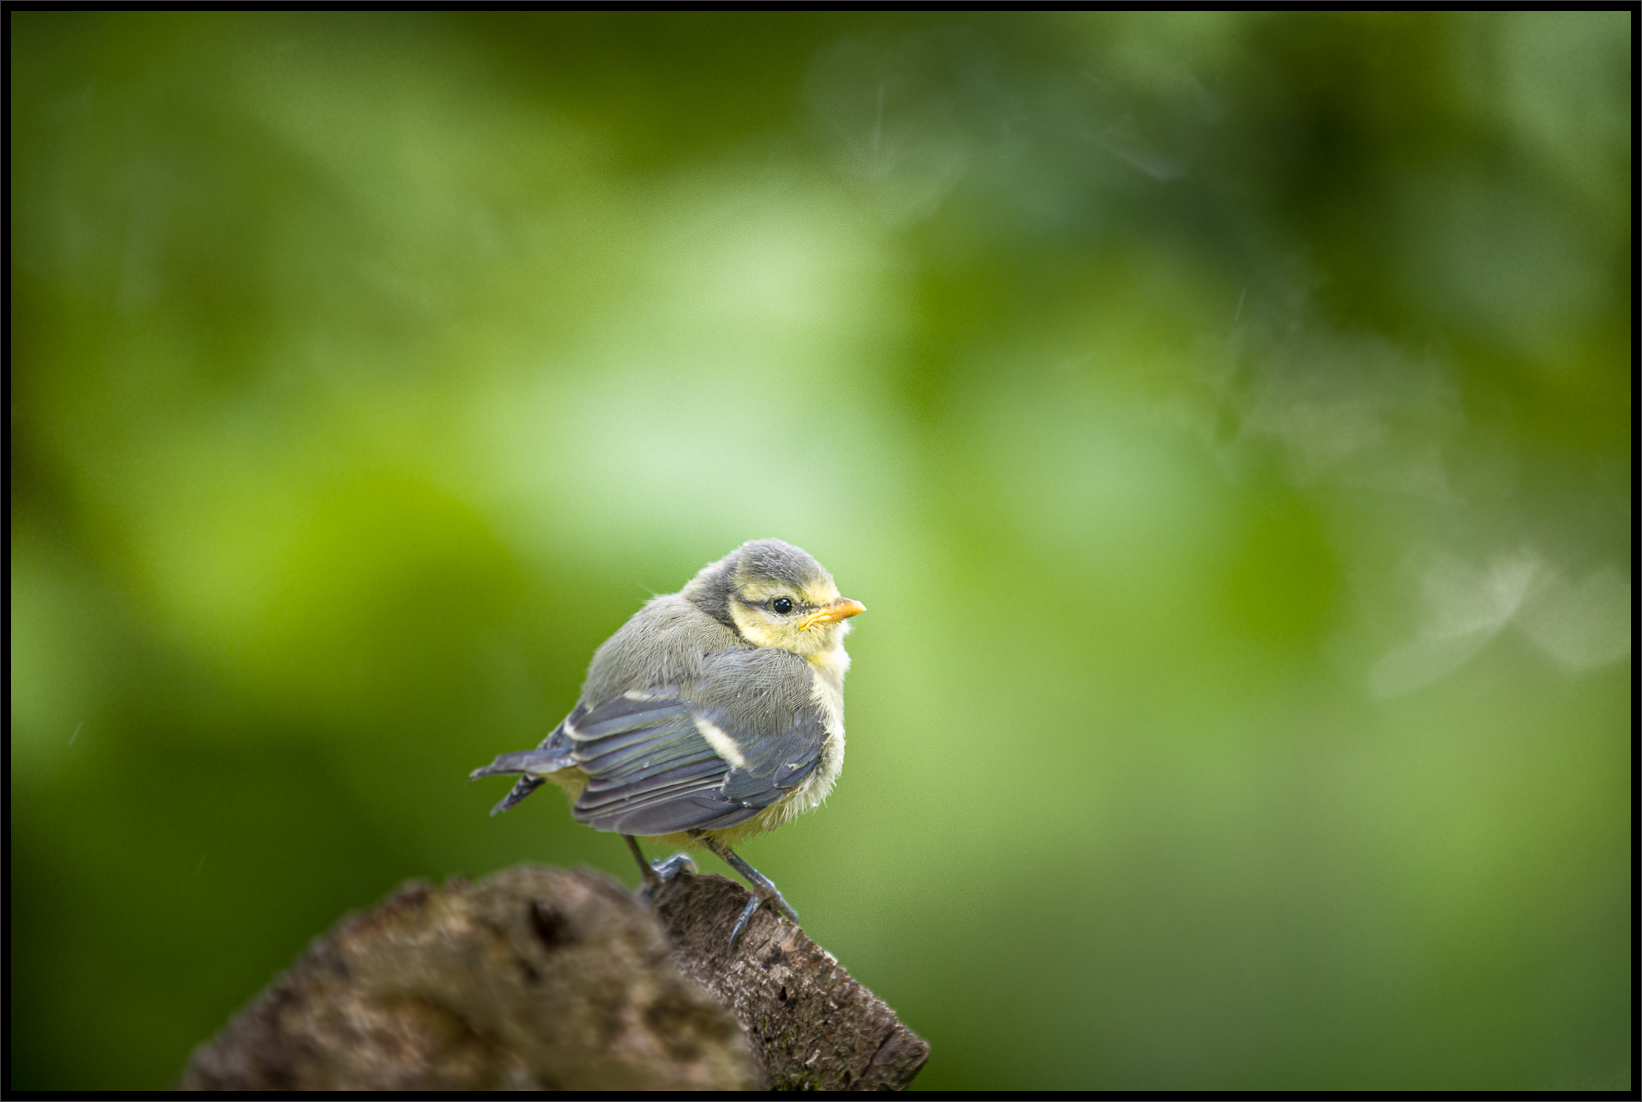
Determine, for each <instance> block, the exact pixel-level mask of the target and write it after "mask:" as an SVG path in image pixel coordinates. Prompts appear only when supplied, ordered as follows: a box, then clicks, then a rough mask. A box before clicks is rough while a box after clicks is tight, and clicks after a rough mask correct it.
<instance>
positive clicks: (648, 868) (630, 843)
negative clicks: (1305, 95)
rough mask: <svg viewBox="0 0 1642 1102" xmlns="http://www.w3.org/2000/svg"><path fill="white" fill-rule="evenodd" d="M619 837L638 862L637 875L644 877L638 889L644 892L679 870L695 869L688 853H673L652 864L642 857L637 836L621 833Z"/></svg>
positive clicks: (694, 864) (666, 879)
mask: <svg viewBox="0 0 1642 1102" xmlns="http://www.w3.org/2000/svg"><path fill="white" fill-rule="evenodd" d="M621 839H622V841H624V842H626V843H627V848H628V849H630V850H632V851H633V860H635V861H637V862H638V863H639V875H641V876H643V877H644V883H643V884H642V885H640V890H642V891H643V892H645V893H646V894H650V893H653V892H654V891H655V890H656V889H657V888H659V887H661V886H662V885H663V884H665V883H667V881H669V880H671V879H672V878H673V877H675V876H677V875H678V874H679V873H681V872H691V873H693V872H695V871H696V863H695V862H694V861H692V860H690V855H689V854H688V853H675V854H673V856H671V857H669V858H667V859H666V860H665V861H657V862H655V863H654V864H652V863H651V862H649V861H646V860H645V859H644V851H643V850H642V849H640V848H639V840H638V839H637V838H635V837H633V836H632V835H631V834H623V835H622V836H621Z"/></svg>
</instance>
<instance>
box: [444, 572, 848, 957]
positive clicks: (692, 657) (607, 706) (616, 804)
mask: <svg viewBox="0 0 1642 1102" xmlns="http://www.w3.org/2000/svg"><path fill="white" fill-rule="evenodd" d="M864 611H866V608H865V606H864V605H862V604H861V603H860V602H859V601H852V600H849V599H848V598H846V597H841V596H839V594H838V587H837V586H836V585H834V584H833V580H832V575H831V574H829V573H827V571H826V570H825V569H824V568H823V567H822V566H821V564H820V563H818V562H816V561H815V560H814V559H813V558H811V557H810V556H809V555H808V554H807V553H805V552H804V551H802V550H800V549H799V548H797V547H794V546H793V545H792V544H790V543H784V542H782V541H781V540H752V541H751V542H748V543H744V544H742V545H741V546H740V547H738V548H736V549H735V550H734V551H732V552H730V553H729V554H728V555H726V556H725V557H724V558H722V559H720V560H719V561H717V562H714V563H709V564H707V565H706V566H704V567H702V568H701V571H700V572H699V573H698V574H697V575H696V576H695V577H694V578H692V579H691V580H690V584H688V585H686V586H685V587H684V588H683V589H682V590H681V591H680V592H678V593H671V594H668V595H666V596H664V597H656V598H653V599H652V600H651V601H649V602H648V603H647V604H646V605H645V606H644V607H643V608H641V609H639V611H638V612H636V613H634V615H633V618H632V619H631V620H628V621H627V623H625V624H623V625H622V626H621V628H620V629H619V630H618V631H617V632H616V634H614V635H612V636H611V637H610V638H609V639H607V640H606V641H605V642H604V645H603V646H601V647H599V649H598V650H597V651H596V652H594V654H593V662H592V664H591V665H589V666H588V668H587V680H586V681H585V682H583V684H582V691H581V696H580V698H579V699H578V700H577V701H576V706H575V708H573V709H572V710H571V712H570V714H569V715H568V716H566V717H565V719H564V722H562V723H560V724H559V725H558V726H557V727H555V728H554V729H553V733H552V734H550V735H548V736H547V739H546V740H545V741H543V743H542V744H541V745H540V746H539V747H537V748H536V749H534V750H521V751H519V752H517V753H513V754H503V755H502V756H501V757H499V758H497V759H496V760H495V761H494V762H492V763H491V764H489V765H487V766H485V767H484V768H482V769H476V770H474V771H473V773H472V778H474V779H477V778H479V777H490V776H496V775H498V774H522V776H520V778H519V780H518V782H517V783H516V784H514V786H513V789H512V791H510V792H509V793H508V794H507V796H506V797H504V798H503V799H502V801H501V802H500V803H498V804H497V805H496V806H495V807H494V808H492V809H491V814H492V815H495V814H497V813H499V812H503V811H506V810H507V809H508V808H510V807H512V806H513V805H514V804H516V803H518V802H519V801H520V800H522V799H524V798H525V797H526V796H528V795H530V794H531V793H532V792H534V791H535V790H536V789H537V788H539V787H540V786H541V785H542V783H543V782H544V781H553V782H554V783H556V784H558V785H559V786H560V787H561V788H563V789H564V790H565V793H566V794H567V795H568V796H569V798H570V799H571V801H572V804H571V814H572V815H574V816H575V817H576V819H577V820H578V821H579V822H583V823H586V824H587V825H588V826H590V827H592V828H593V829H595V830H608V831H612V832H614V833H618V834H620V835H622V836H623V838H624V839H625V840H626V842H627V845H628V848H630V849H631V850H632V851H633V856H634V857H635V858H636V859H637V860H638V863H639V868H640V870H641V871H642V873H643V875H644V878H645V881H646V883H647V885H649V886H650V887H651V888H654V887H655V886H658V885H659V884H660V883H662V882H663V881H664V880H666V879H669V878H670V877H672V876H673V875H676V874H677V872H678V871H679V870H680V869H681V868H692V869H693V865H692V864H691V862H690V859H689V858H688V857H687V856H685V855H684V854H675V855H674V856H673V857H671V858H668V859H667V860H665V861H659V862H656V863H655V864H651V863H650V862H649V861H647V860H645V858H644V852H643V851H642V850H641V849H640V848H639V844H638V841H637V839H636V838H635V835H640V836H644V837H648V838H655V839H657V840H658V841H660V842H662V843H663V844H664V845H673V846H679V845H682V846H695V845H704V846H706V847H707V848H708V849H710V850H712V851H713V852H714V853H716V854H718V856H719V857H721V858H723V859H724V861H725V862H726V863H728V864H729V865H730V867H732V868H734V869H735V870H736V871H737V872H739V873H740V874H741V875H742V876H743V877H745V878H746V880H747V882H748V883H749V884H751V885H752V889H753V899H752V900H751V901H749V902H748V904H747V907H746V909H744V910H743V911H742V913H741V916H740V918H739V919H737V921H736V924H735V928H734V930H733V931H732V932H731V934H730V946H731V948H734V946H735V943H736V939H737V938H739V937H740V936H741V933H742V931H743V930H745V929H746V928H747V923H748V922H749V921H750V920H751V919H752V917H753V914H754V913H755V912H756V911H757V910H758V908H759V906H760V905H764V904H767V905H769V906H770V907H772V908H774V909H776V910H778V911H780V912H781V913H783V914H785V915H786V916H787V917H788V918H790V919H792V920H793V921H794V922H797V921H798V915H797V914H796V913H795V912H794V911H793V909H792V908H791V907H790V906H788V905H787V901H786V900H785V899H783V898H782V896H781V893H780V892H779V891H777V890H776V887H775V885H774V884H773V883H771V882H770V880H769V879H768V878H766V877H765V876H764V875H763V874H761V873H760V872H759V871H758V870H757V869H755V868H753V867H752V866H751V865H749V864H747V862H745V861H743V860H742V859H741V858H740V857H737V856H736V855H735V852H734V851H733V850H732V849H731V847H732V846H734V845H736V844H737V843H739V842H740V841H741V840H742V839H744V838H748V837H751V836H752V835H754V834H758V833H760V832H762V831H766V830H771V829H773V828H775V827H778V826H781V825H782V824H783V823H786V822H788V821H789V820H791V819H793V818H794V817H796V816H798V815H801V814H803V813H804V812H806V811H809V810H810V809H811V808H814V807H815V806H817V805H818V804H820V803H821V801H823V800H825V799H826V798H827V794H828V793H829V792H831V791H832V786H833V784H834V783H836V782H837V780H838V773H839V771H840V770H841V769H842V768H843V765H844V673H845V671H846V670H848V669H849V664H850V660H849V655H848V654H846V653H845V652H844V636H845V635H846V634H848V632H849V629H850V626H851V625H850V623H849V618H850V617H851V616H855V615H857V614H859V613H861V612H864Z"/></svg>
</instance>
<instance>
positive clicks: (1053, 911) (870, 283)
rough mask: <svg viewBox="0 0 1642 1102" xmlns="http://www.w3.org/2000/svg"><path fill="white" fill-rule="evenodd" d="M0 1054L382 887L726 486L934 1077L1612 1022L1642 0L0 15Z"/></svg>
mask: <svg viewBox="0 0 1642 1102" xmlns="http://www.w3.org/2000/svg"><path fill="white" fill-rule="evenodd" d="M9 19H10V27H11V31H12V35H11V185H12V193H11V268H10V273H11V320H12V328H11V364H12V392H11V419H10V427H11V440H10V459H11V474H10V487H11V495H12V496H11V544H10V546H11V592H12V605H11V678H12V680H11V684H12V693H11V731H12V738H11V836H10V855H11V880H10V889H11V890H10V895H9V900H10V903H9V907H10V911H9V917H10V937H11V944H10V948H11V955H10V959H11V962H12V964H11V973H10V975H11V979H10V984H11V986H10V1004H9V1005H10V1014H9V1016H8V1029H9V1030H10V1042H11V1044H10V1050H9V1051H10V1057H11V1059H10V1070H9V1074H10V1077H11V1079H10V1082H11V1086H12V1087H13V1088H14V1089H76V1090H87V1089H132V1088H156V1087H160V1086H163V1085H164V1084H166V1083H167V1082H169V1081H171V1079H172V1078H173V1077H174V1076H175V1075H176V1073H177V1072H178V1070H179V1069H180V1067H181V1065H182V1062H183V1060H184V1058H185V1056H186V1054H187V1052H188V1051H189V1049H190V1047H191V1046H192V1045H194V1044H195V1043H197V1042H199V1041H201V1040H202V1039H204V1038H206V1037H207V1036H209V1035H210V1034H211V1033H212V1032H213V1031H214V1030H215V1029H217V1028H218V1027H219V1026H220V1024H221V1023H222V1022H223V1021H224V1020H225V1018H226V1017H227V1015H229V1014H230V1013H231V1012H232V1011H234V1010H235V1009H236V1008H237V1007H238V1006H240V1005H241V1004H243V1003H244V1002H245V1001H246V1000H247V999H248V998H249V997H250V996H251V995H252V994H254V993H255V992H256V991H257V990H258V989H259V988H260V986H261V985H262V984H263V983H265V982H266V981H267V980H268V979H269V977H270V976H271V975H273V974H274V973H275V972H276V971H277V970H279V969H280V968H282V967H283V966H284V965H285V964H287V963H288V962H289V961H290V960H291V959H292V958H293V956H294V955H295V954H296V953H297V952H298V951H299V950H300V949H301V948H302V946H303V944H304V943H305V941H306V940H307V939H308V938H309V937H311V936H313V935H315V934H317V933H319V932H320V931H322V930H323V929H325V928H326V927H327V926H328V925H329V924H330V923H331V922H332V921H334V920H335V919H336V918H338V917H339V916H340V915H341V914H342V913H344V912H345V911H347V910H348V909H350V908H361V907H365V906H368V905H370V904H371V903H372V902H373V901H375V900H377V899H378V898H380V897H381V896H382V895H383V894H384V893H386V892H387V891H388V890H389V889H390V888H391V887H392V886H393V885H394V884H395V883H397V882H398V881H400V880H402V879H404V878H407V877H412V876H421V877H428V878H432V879H441V878H444V877H446V876H450V875H455V874H469V875H481V874H483V873H485V872H487V871H489V870H491V869H494V868H497V867H500V866H503V865H507V864H510V863H513V862H517V861H522V860H532V861H545V862H552V863H557V864H570V863H575V862H587V863H590V864H594V865H596V866H599V867H602V868H607V869H609V870H611V871H612V872H613V873H615V874H617V875H619V876H621V877H623V878H625V879H627V880H628V881H630V882H631V881H632V880H633V879H634V878H635V877H634V872H633V869H632V868H631V864H630V862H629V860H628V858H627V855H626V853H625V851H624V849H623V847H622V845H621V843H620V841H619V840H618V839H617V838H615V837H614V836H610V835H600V834H595V833H594V832H591V831H588V830H586V829H584V828H581V827H578V826H577V825H576V824H575V823H574V822H573V821H572V820H571V818H570V816H569V814H568V813H567V811H566V809H565V807H564V805H563V801H562V800H561V799H560V798H559V797H558V796H557V795H556V794H552V793H549V794H548V795H545V796H542V797H538V798H537V799H536V800H532V801H531V802H530V803H529V804H527V805H525V806H523V807H521V808H520V809H519V810H517V811H515V812H514V813H512V814H510V815H508V816H505V817H503V818H500V819H494V820H493V819H488V818H487V817H486V815H485V812H486V810H487V808H488V807H489V806H490V804H491V803H492V802H493V801H494V800H495V799H497V798H499V796H500V795H501V788H500V787H499V786H489V785H485V786H481V785H475V786H472V787H469V786H468V785H466V784H465V783H464V778H465V776H466V773H467V771H468V770H469V769H471V768H473V767H474V766H477V765H479V764H482V763H484V762H486V761H489V760H490V758H491V757H492V756H493V755H494V754H496V753H498V752H501V751H505V750H514V749H518V748H520V747H524V746H527V745H531V744H533V743H534V742H535V741H537V740H538V739H539V738H540V737H541V736H542V735H543V734H544V733H545V732H546V731H547V730H548V729H549V728H550V726H551V725H552V724H553V723H555V722H556V721H557V720H558V719H559V718H560V716H561V715H562V714H563V713H564V712H565V711H566V710H568V708H569V707H570V705H571V703H572V702H573V700H574V698H575V694H576V689H577V686H578V684H579V682H580V678H581V675H582V672H583V670H584V669H585V664H586V662H587V659H588V657H589V656H590V655H591V653H592V651H593V649H594V647H595V646H596V645H597V644H598V643H599V642H600V641H601V640H602V639H603V638H604V637H605V636H606V635H608V634H609V633H610V632H611V631H612V630H614V629H615V628H616V627H617V626H618V625H619V624H620V623H621V622H622V621H623V620H624V619H625V618H626V617H627V616H629V615H630V614H631V613H632V612H633V610H634V609H635V608H636V607H637V606H638V604H639V603H640V602H641V600H642V599H643V598H644V597H645V596H646V595H648V594H649V593H652V592H669V591H672V590H674V589H676V588H678V586H679V585H681V584H682V583H683V582H684V581H685V580H686V579H687V578H688V577H689V576H690V574H691V573H692V572H693V571H694V570H695V569H696V568H697V567H699V566H700V565H701V564H702V563H703V562H706V561H708V560H710V559H714V558H717V557H718V556H720V555H722V554H724V553H725V552H726V551H728V550H729V549H730V548H731V547H733V546H735V545H736V544H738V543H739V542H741V541H742V540H745V539H749V538H754V537H762V536H771V535H774V536H780V537H782V538H785V539H788V540H791V541H793V542H795V543H798V544H800V545H801V546H803V547H805V548H807V549H808V550H810V551H811V552H813V553H814V554H815V555H816V556H817V557H818V558H819V559H820V560H821V561H822V562H824V563H825V564H826V565H827V566H828V567H830V568H831V570H832V571H833V572H834V574H835V575H836V576H837V578H838V580H839V582H840V585H841V586H842V588H843V590H844V592H845V593H846V594H848V595H850V596H853V597H856V598H859V599H860V600H862V601H864V602H865V603H866V605H867V606H868V608H869V609H870V612H869V614H868V615H866V616H864V617H862V618H861V619H860V620H859V621H857V622H856V623H857V631H856V633H855V634H854V635H853V636H852V637H851V652H852V654H853V656H854V658H855V668H854V672H852V673H851V675H850V684H849V718H850V751H849V762H848V768H846V769H845V771H844V775H843V779H842V782H841V784H840V785H839V787H838V789H837V791H836V792H835V794H834V796H833V798H832V800H831V802H830V804H829V806H828V807H827V808H826V809H825V810H824V811H822V812H820V813H818V814H816V815H812V816H809V817H807V818H806V819H804V820H802V821H800V822H799V823H796V824H794V825H792V826H790V827H788V828H786V829H784V830H782V831H780V832H777V833H776V834H773V835H770V836H767V837H766V838H763V839H760V840H758V841H755V842H753V843H751V844H750V845H749V846H748V847H747V848H746V851H745V852H746V854H747V856H748V858H749V859H750V860H751V861H752V862H753V863H755V864H756V865H757V866H758V867H760V868H761V869H763V870H764V871H766V872H767V873H769V874H770V875H771V876H772V877H773V878H774V879H775V880H776V881H777V882H778V883H779V884H780V885H781V886H782V888H783V890H784V892H785V893H786V895H787V897H788V898H789V899H791V900H792V901H793V902H794V904H795V905H796V906H797V907H798V909H799V910H800V912H801V913H802V914H803V916H804V918H805V920H806V926H807V929H808V930H809V932H810V933H811V934H812V935H813V936H814V937H815V938H816V939H817V940H818V941H820V942H821V943H822V944H824V945H826V946H827V947H828V948H829V949H831V950H832V951H834V952H835V953H836V954H837V955H838V957H839V959H840V960H841V961H843V962H844V964H845V965H847V966H848V967H849V968H850V969H851V970H852V971H853V972H854V973H855V974H856V975H857V976H859V977H860V978H861V979H862V980H863V981H864V982H866V983H867V984H868V985H869V986H871V987H872V988H874V989H875V990H876V991H877V992H879V993H880V994H881V995H883V996H884V997H885V998H886V999H887V1000H888V1001H889V1002H890V1003H891V1004H893V1005H894V1006H895V1007H896V1008H897V1009H898V1010H899V1011H900V1013H901V1014H902V1015H903V1017H904V1018H905V1020H906V1021H907V1022H908V1023H909V1024H910V1025H912V1026H913V1027H914V1028H916V1029H918V1030H919V1031H920V1032H922V1033H923V1034H924V1035H926V1036H927V1037H928V1038H929V1039H930V1041H931V1042H932V1044H933V1046H934V1056H933V1059H932V1060H931V1062H930V1064H929V1066H928V1068H927V1069H926V1071H925V1073H924V1075H923V1076H922V1078H921V1080H920V1084H921V1085H922V1086H924V1087H930V1088H936V1087H940V1088H993V1089H998V1088H1010V1087H1024V1088H1074V1087H1075V1088H1110V1089H1140V1088H1177V1089H1198V1090H1206V1089H1237V1088H1258V1089H1266V1090H1270V1089H1281V1088H1294V1089H1311V1090H1316V1089H1325V1088H1363V1089H1376V1090H1387V1089H1398V1088H1419V1089H1444V1088H1476V1089H1492V1090H1500V1089H1509V1088H1528V1089H1555V1088H1582V1087H1605V1088H1619V1087H1628V1086H1629V1085H1630V1083H1631V1079H1630V1074H1631V1073H1630V1068H1631V1046H1632V1043H1633V1039H1634V1032H1633V1030H1634V1026H1633V1021H1632V1017H1631V1014H1632V1011H1631V998H1632V973H1633V961H1632V956H1631V923H1632V918H1633V909H1632V892H1633V884H1632V871H1631V870H1632V860H1633V854H1632V841H1631V839H1632V835H1631V814H1632V802H1631V795H1632V792H1631V780H1630V778H1631V771H1632V756H1631V738H1630V726H1631V722H1632V718H1633V717H1632V711H1631V707H1630V700H1631V691H1632V679H1631V660H1630V654H1631V650H1630V638H1631V631H1632V626H1633V624H1632V613H1631V610H1632V582H1631V574H1630V567H1629V564H1630V562H1631V556H1632V546H1631V529H1632V523H1633V517H1632V507H1631V501H1632V483H1631V409H1632V395H1631V355H1632V349H1631V344H1630V340H1631V338H1630V332H1631V324H1632V319H1631V299H1632V293H1633V290H1632V277H1631V270H1632V263H1633V257H1632V232H1631V195H1632V186H1633V185H1632V178H1631V157H1632V146H1631V124H1632V120H1631V34H1632V27H1631V16H1630V14H1629V13H1626V12H1618V13H1611V12H1610V13H1599V14H1576V13H1553V14H1534V13H1521V14H1509V15H1489V14H1473V15H1348V14H1338V15H1318V16H1298V15H1270V14H1266V15H1239V14H1228V13H1216V14H1175V15H1136V16H1122V15H1093V16H1089V15H1079V16H1073V15H1060V14H1018V15H991V16H988V15H973V16H971V15H963V16H953V15H907V14H903V15H856V14H834V15H817V16H798V15H662V14H649V13H646V14H626V15H586V16H564V15H508V16H496V15H462V16H435V15H416V16H388V15H327V16H317V15H205V14H187V15H99V14H86V13H81V14H61V13H45V12H12V13H10V15H9Z"/></svg>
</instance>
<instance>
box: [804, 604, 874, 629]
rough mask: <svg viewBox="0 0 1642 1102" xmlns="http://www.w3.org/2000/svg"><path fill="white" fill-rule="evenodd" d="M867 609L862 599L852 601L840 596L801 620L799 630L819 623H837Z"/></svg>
mask: <svg viewBox="0 0 1642 1102" xmlns="http://www.w3.org/2000/svg"><path fill="white" fill-rule="evenodd" d="M866 610H867V606H866V605H864V604H862V603H861V602H860V601H852V600H850V599H849V598H848V597H840V598H838V599H837V600H836V601H832V602H830V603H828V604H825V605H823V606H821V607H820V608H818V609H816V610H815V611H814V612H812V613H810V614H809V615H808V616H806V617H804V619H803V620H801V621H799V624H798V627H799V630H803V629H805V628H813V627H814V626H815V625H817V624H835V623H837V622H838V621H839V620H848V619H849V618H850V617H851V616H859V615H861V613H863V612H865V611H866Z"/></svg>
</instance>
